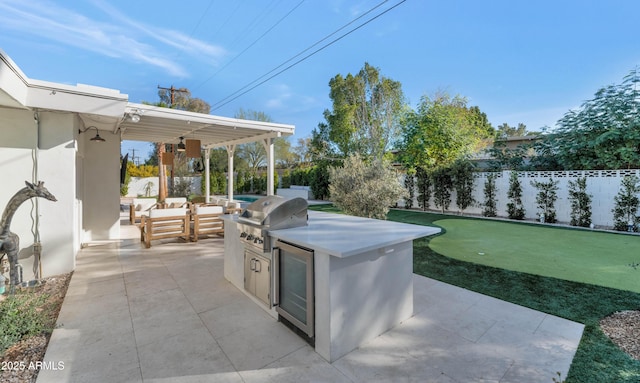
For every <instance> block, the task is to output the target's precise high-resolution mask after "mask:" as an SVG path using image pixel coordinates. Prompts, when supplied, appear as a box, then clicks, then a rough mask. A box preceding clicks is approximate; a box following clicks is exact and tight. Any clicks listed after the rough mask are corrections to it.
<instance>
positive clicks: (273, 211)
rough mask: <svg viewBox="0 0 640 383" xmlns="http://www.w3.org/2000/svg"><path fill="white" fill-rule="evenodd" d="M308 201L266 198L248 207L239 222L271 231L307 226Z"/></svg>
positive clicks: (277, 197)
mask: <svg viewBox="0 0 640 383" xmlns="http://www.w3.org/2000/svg"><path fill="white" fill-rule="evenodd" d="M307 206H308V204H307V200H305V199H304V198H300V197H296V198H284V197H281V196H275V195H272V196H266V197H263V198H260V199H258V200H256V201H254V202H252V203H251V204H249V206H247V208H246V209H245V210H244V211H243V212H242V214H240V216H239V217H238V221H242V222H246V223H249V224H252V225H257V226H265V227H268V228H270V229H275V228H278V229H283V228H291V227H297V226H304V225H306V224H307Z"/></svg>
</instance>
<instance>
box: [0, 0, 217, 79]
mask: <svg viewBox="0 0 640 383" xmlns="http://www.w3.org/2000/svg"><path fill="white" fill-rule="evenodd" d="M94 4H95V5H96V6H97V7H98V8H100V9H101V10H102V11H104V12H105V13H107V14H108V15H109V16H111V18H112V19H113V22H112V23H105V22H101V21H98V20H96V19H91V18H90V17H87V16H85V15H83V14H80V13H78V12H76V11H74V10H71V9H68V8H64V7H61V6H60V5H58V4H56V3H53V2H49V1H33V0H32V1H29V2H24V1H14V0H2V1H0V30H2V29H5V30H7V29H10V30H13V31H17V32H20V33H23V34H25V35H35V36H37V37H39V38H42V39H47V40H52V41H56V42H58V43H61V44H64V45H70V46H74V47H77V48H80V49H83V50H86V51H91V52H95V53H98V54H101V55H104V56H107V57H114V58H121V59H124V60H134V61H137V62H142V63H145V64H148V65H152V66H155V67H158V68H161V69H163V70H165V71H167V72H168V73H169V74H171V75H175V76H180V77H187V76H188V73H187V71H186V70H185V68H183V66H182V65H180V64H179V63H178V62H177V61H176V60H175V59H174V58H172V56H171V57H170V56H169V55H168V54H167V53H166V52H167V51H169V49H167V48H168V47H170V48H173V49H174V50H177V51H179V52H182V53H184V54H187V55H189V56H191V57H193V58H195V59H198V60H203V61H206V62H207V63H208V64H217V63H218V62H219V60H220V59H221V58H222V57H223V56H224V55H225V54H226V51H225V50H224V49H223V48H222V47H219V46H216V45H212V44H208V43H206V42H203V41H200V40H197V39H193V38H190V37H189V36H186V35H184V34H183V33H181V32H178V31H175V30H170V29H169V30H168V29H165V28H156V27H153V26H147V25H145V24H143V23H139V22H137V21H135V20H133V19H131V18H129V17H127V16H126V15H124V14H123V13H121V12H119V11H118V10H116V9H114V8H113V7H111V6H110V5H108V4H106V3H104V2H102V1H97V2H94ZM171 53H175V51H174V52H171ZM173 56H175V55H173Z"/></svg>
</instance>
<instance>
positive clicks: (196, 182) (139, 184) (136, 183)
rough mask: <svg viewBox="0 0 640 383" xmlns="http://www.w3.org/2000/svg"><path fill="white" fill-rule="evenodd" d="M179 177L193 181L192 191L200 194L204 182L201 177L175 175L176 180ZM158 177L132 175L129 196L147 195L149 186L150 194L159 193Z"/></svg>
mask: <svg viewBox="0 0 640 383" xmlns="http://www.w3.org/2000/svg"><path fill="white" fill-rule="evenodd" d="M179 178H182V179H183V180H186V181H189V182H190V183H191V193H195V194H200V190H201V187H200V185H201V184H202V178H201V177H175V178H174V181H175V182H179V181H178V180H179ZM158 184H159V183H158V177H131V180H129V189H128V190H127V195H126V196H127V197H146V196H147V188H148V192H149V193H148V195H149V196H157V195H158Z"/></svg>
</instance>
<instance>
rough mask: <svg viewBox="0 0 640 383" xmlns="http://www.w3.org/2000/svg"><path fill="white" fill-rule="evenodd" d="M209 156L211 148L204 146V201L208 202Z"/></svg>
mask: <svg viewBox="0 0 640 383" xmlns="http://www.w3.org/2000/svg"><path fill="white" fill-rule="evenodd" d="M210 158H211V149H209V148H206V149H205V150H204V190H205V192H204V202H206V203H209V202H210V201H211V169H210V166H209V159H210Z"/></svg>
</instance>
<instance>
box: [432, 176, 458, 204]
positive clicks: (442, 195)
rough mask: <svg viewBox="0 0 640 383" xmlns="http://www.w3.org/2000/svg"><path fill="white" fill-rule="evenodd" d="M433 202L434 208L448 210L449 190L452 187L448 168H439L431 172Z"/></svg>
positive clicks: (449, 201)
mask: <svg viewBox="0 0 640 383" xmlns="http://www.w3.org/2000/svg"><path fill="white" fill-rule="evenodd" d="M431 178H432V180H433V202H434V203H435V205H436V207H439V208H440V209H442V212H443V213H444V211H445V210H449V205H450V204H451V188H452V187H453V180H452V179H451V173H450V171H449V169H448V168H445V167H440V168H438V169H436V170H434V171H433V173H432V176H431Z"/></svg>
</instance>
